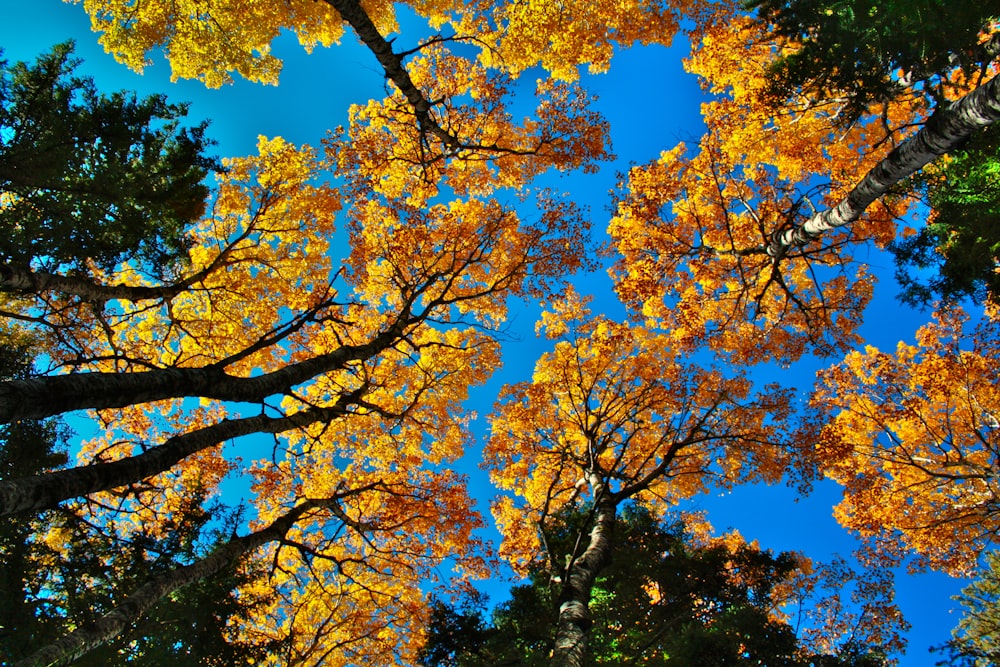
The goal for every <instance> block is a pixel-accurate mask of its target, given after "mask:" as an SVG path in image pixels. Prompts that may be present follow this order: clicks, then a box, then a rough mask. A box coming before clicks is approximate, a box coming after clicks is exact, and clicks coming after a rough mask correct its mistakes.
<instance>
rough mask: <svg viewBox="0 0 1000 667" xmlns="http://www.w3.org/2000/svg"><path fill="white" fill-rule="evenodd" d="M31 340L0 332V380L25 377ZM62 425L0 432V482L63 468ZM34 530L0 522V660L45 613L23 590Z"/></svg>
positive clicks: (28, 522)
mask: <svg viewBox="0 0 1000 667" xmlns="http://www.w3.org/2000/svg"><path fill="white" fill-rule="evenodd" d="M32 347H33V341H32V339H31V336H30V335H28V334H26V333H25V332H24V331H23V330H18V329H17V328H13V327H5V328H4V329H3V330H0V378H2V379H4V380H11V379H15V378H24V377H28V376H30V374H31V372H32V365H33V360H34V356H35V355H34V354H33V353H32ZM67 436H68V434H67V433H66V429H65V427H64V426H63V425H62V424H61V423H60V422H59V421H57V420H55V419H47V420H22V421H18V422H14V423H12V424H6V425H4V426H3V428H2V429H0V480H7V479H13V478H18V477H22V476H30V475H34V474H37V473H39V472H43V471H45V470H49V469H51V468H55V467H58V466H61V465H64V464H65V463H66V460H67V456H66V454H65V451H64V449H65V440H66V438H67ZM36 526H37V521H36V520H34V518H33V517H31V516H28V517H13V518H9V519H7V520H5V521H4V522H3V523H2V524H0V558H2V560H3V563H4V567H3V568H2V571H0V591H2V592H3V598H4V600H5V604H3V605H2V606H0V658H2V659H4V660H7V659H9V658H10V657H12V656H17V655H18V653H19V652H20V650H19V648H17V647H18V646H27V645H30V642H31V641H32V640H34V639H35V638H38V637H39V636H42V634H43V626H44V619H45V613H44V612H45V610H44V609H43V605H41V604H40V603H38V602H36V601H34V600H33V598H34V594H33V593H31V592H29V589H30V588H32V587H35V586H36V585H37V583H38V582H37V581H35V577H34V576H33V574H34V573H33V572H32V570H33V569H34V566H33V565H32V560H33V554H32V547H31V545H30V543H29V538H30V536H31V535H32V533H33V532H34V530H35V528H36Z"/></svg>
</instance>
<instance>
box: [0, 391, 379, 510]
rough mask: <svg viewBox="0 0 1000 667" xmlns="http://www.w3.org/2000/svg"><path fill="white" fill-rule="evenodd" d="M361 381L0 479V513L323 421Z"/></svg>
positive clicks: (131, 479)
mask: <svg viewBox="0 0 1000 667" xmlns="http://www.w3.org/2000/svg"><path fill="white" fill-rule="evenodd" d="M366 391H367V387H362V388H359V389H357V390H355V391H352V392H350V393H347V394H344V395H342V396H341V397H340V398H338V399H337V402H336V403H334V404H333V405H331V406H329V407H326V408H311V409H308V410H303V411H301V412H297V413H295V414H292V415H289V416H287V417H266V416H264V415H258V416H256V417H247V418H245V419H226V420H223V421H222V422H220V423H218V424H213V425H211V426H206V427H205V428H200V429H198V430H196V431H191V432H190V433H185V434H183V435H176V436H174V437H172V438H169V439H168V440H167V441H166V442H164V443H163V444H162V445H160V446H158V447H152V448H150V449H149V450H147V451H145V452H143V453H142V454H139V455H136V456H130V457H127V458H124V459H121V460H119V461H111V462H109V463H93V464H90V465H85V466H79V467H76V468H70V469H68V470H57V471H55V472H50V473H44V474H40V475H34V476H32V477H23V478H20V479H12V480H4V481H0V516H6V515H9V514H16V513H18V512H37V511H39V510H44V509H49V508H51V507H55V506H56V505H57V504H58V503H60V502H62V501H63V500H68V499H69V498H78V497H80V496H85V495H88V494H91V493H97V492H98V491H106V490H108V489H114V488H117V487H121V486H127V485H129V484H135V483H137V482H140V481H142V480H143V479H147V478H149V477H152V476H153V475H157V474H159V473H161V472H165V471H167V470H169V469H170V468H171V467H173V466H174V465H176V464H177V463H179V462H180V461H181V460H182V459H184V458H185V457H187V456H190V455H192V454H194V453H196V452H199V451H201V450H203V449H207V448H209V447H213V446H215V445H217V444H219V443H220V442H225V441H226V440H230V439H232V438H238V437H240V436H244V435H250V434H252V433H284V432H285V431H290V430H292V429H296V428H302V427H305V426H308V425H310V424H315V423H317V422H321V421H323V422H329V421H332V420H334V419H336V418H338V417H341V416H343V415H344V414H346V413H347V411H348V408H349V407H350V406H352V405H356V404H357V402H358V400H360V399H361V397H362V396H363V395H364V394H365V392H366Z"/></svg>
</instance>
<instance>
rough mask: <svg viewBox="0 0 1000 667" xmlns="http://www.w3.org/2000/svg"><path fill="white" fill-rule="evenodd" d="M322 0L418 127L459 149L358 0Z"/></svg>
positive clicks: (450, 147)
mask: <svg viewBox="0 0 1000 667" xmlns="http://www.w3.org/2000/svg"><path fill="white" fill-rule="evenodd" d="M325 2H326V3H327V4H328V5H330V6H331V7H333V8H334V9H336V10H337V12H338V13H339V14H340V16H341V18H343V19H344V20H345V21H347V23H349V24H350V26H351V27H352V28H353V29H354V32H355V33H356V34H357V35H358V38H359V39H360V40H361V41H362V42H364V44H365V46H367V47H368V49H369V50H370V51H371V52H372V53H373V54H374V55H375V58H376V59H377V60H378V62H379V64H380V65H382V69H383V70H384V71H385V75H386V77H388V78H389V80H391V81H392V82H393V83H394V84H396V87H397V88H398V89H399V91H400V92H401V93H402V94H403V96H404V97H405V98H406V101H407V102H409V104H410V106H411V107H412V108H413V114H414V115H415V116H416V117H417V123H418V125H419V127H420V129H421V130H423V131H424V132H430V133H431V134H433V135H434V136H436V137H437V138H438V140H440V141H441V143H443V144H444V145H445V146H447V147H448V148H449V149H451V150H453V151H454V150H458V149H459V148H460V143H459V141H458V139H457V138H456V137H455V136H454V135H452V134H450V133H449V132H448V131H447V130H445V129H444V128H443V127H441V125H440V124H439V123H438V122H437V120H435V119H434V116H433V115H432V114H431V107H432V105H431V103H430V101H429V100H428V99H427V97H426V96H425V95H424V94H423V93H422V92H421V91H420V89H419V88H417V86H416V85H415V84H414V83H413V80H412V79H411V78H410V73H409V72H407V71H406V68H405V67H403V58H402V56H400V55H398V54H396V53H395V52H394V51H393V50H392V44H391V43H390V42H389V41H387V40H386V39H385V37H383V36H382V34H381V33H380V32H379V31H378V28H377V27H376V26H375V24H374V23H373V22H372V20H371V17H370V16H368V13H367V12H366V11H365V10H364V8H363V7H362V6H361V3H360V2H358V1H357V0H325Z"/></svg>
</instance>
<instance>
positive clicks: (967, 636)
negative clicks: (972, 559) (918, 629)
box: [937, 551, 1000, 667]
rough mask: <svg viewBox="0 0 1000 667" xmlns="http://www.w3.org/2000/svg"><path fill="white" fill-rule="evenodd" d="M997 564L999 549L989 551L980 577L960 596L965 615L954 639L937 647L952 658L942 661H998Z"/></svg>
mask: <svg viewBox="0 0 1000 667" xmlns="http://www.w3.org/2000/svg"><path fill="white" fill-rule="evenodd" d="M997 567H998V556H997V552H996V551H990V552H988V553H987V554H986V557H985V565H984V566H983V567H982V568H980V571H979V578H978V579H977V580H976V581H974V582H972V583H971V584H969V585H968V586H967V587H966V588H964V589H962V594H961V595H959V596H957V597H956V599H957V600H958V601H959V602H961V603H962V606H963V607H965V615H964V616H963V617H962V620H961V621H959V622H958V627H956V628H955V630H954V631H952V635H953V639H952V640H951V641H949V642H948V643H947V644H945V645H944V646H941V647H939V648H938V649H937V650H939V651H942V652H947V654H948V660H946V661H942V662H939V663H938V664H939V665H953V666H955V667H986V666H987V665H995V664H996V662H997V660H998V659H1000V642H998V634H1000V606H998V603H1000V582H998V580H997Z"/></svg>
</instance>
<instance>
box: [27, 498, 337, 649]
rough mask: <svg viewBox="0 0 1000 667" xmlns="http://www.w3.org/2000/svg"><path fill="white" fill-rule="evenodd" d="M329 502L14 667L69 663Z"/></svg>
mask: <svg viewBox="0 0 1000 667" xmlns="http://www.w3.org/2000/svg"><path fill="white" fill-rule="evenodd" d="M330 502H331V501H313V500H308V501H306V502H304V503H302V504H301V505H298V506H297V507H295V508H293V509H291V510H289V511H288V512H287V513H286V514H285V515H283V516H282V517H280V518H278V519H277V520H275V521H274V523H272V524H271V525H270V526H268V527H267V528H263V529H261V530H258V531H257V532H255V533H251V534H249V535H246V536H244V537H234V538H233V539H232V540H230V541H229V542H227V543H226V544H224V545H222V546H220V547H219V548H217V549H216V550H215V551H213V552H212V553H211V554H209V555H208V556H206V557H205V558H203V559H201V560H199V561H197V562H195V563H192V564H191V565H186V566H184V567H180V568H177V569H176V570H173V571H171V572H167V573H165V574H162V575H160V576H159V577H156V578H155V579H153V580H152V581H150V582H149V583H147V584H145V585H143V586H141V587H140V588H139V589H138V590H136V591H135V592H134V593H132V594H131V595H130V596H128V597H127V598H126V599H125V601H124V602H123V603H122V604H120V605H118V606H117V607H115V608H114V609H112V610H111V611H109V612H108V613H107V614H105V615H104V616H102V617H101V618H100V619H98V620H97V621H96V622H95V623H93V624H92V625H87V626H84V627H80V628H78V629H76V630H74V631H73V632H71V633H69V634H68V635H65V636H64V637H63V638H62V639H58V640H56V641H54V642H52V643H51V644H49V645H48V646H46V647H44V648H42V649H40V650H38V651H36V652H35V653H34V654H33V655H31V656H29V657H27V658H25V659H24V660H21V661H19V662H16V663H14V665H13V667H55V666H57V665H66V664H69V663H71V662H72V661H74V660H76V659H78V658H80V657H81V656H83V655H85V654H86V653H87V652H88V651H92V650H93V649H95V648H97V647H98V646H101V645H102V644H104V643H106V642H108V641H110V640H111V639H114V638H115V637H116V636H118V635H119V634H121V633H122V631H123V630H125V629H126V628H127V627H128V626H129V625H131V624H132V623H134V622H135V621H136V620H138V619H139V618H140V617H141V616H142V615H143V614H145V613H146V612H148V611H149V610H150V609H151V608H152V607H153V606H154V605H155V604H156V603H157V602H158V601H159V600H160V598H162V597H163V596H165V595H169V594H170V593H172V592H173V591H175V590H177V589H178V588H180V587H182V586H185V585H186V584H190V583H192V582H195V581H198V580H201V579H205V578H208V577H211V576H212V575H214V574H216V573H218V572H221V571H222V570H223V569H225V568H226V567H228V566H230V565H232V564H234V563H235V562H236V561H237V560H238V559H239V558H241V557H242V556H244V555H246V554H249V553H250V552H251V551H253V550H255V549H257V548H259V547H261V546H263V545H264V544H267V543H268V542H272V541H274V540H279V539H281V538H282V537H284V535H285V533H287V532H288V529H289V528H291V527H292V526H293V525H294V524H295V522H296V521H298V520H299V519H300V518H301V517H302V515H303V514H305V513H306V512H307V511H309V510H311V509H315V508H318V507H322V506H324V505H328V504H330Z"/></svg>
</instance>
